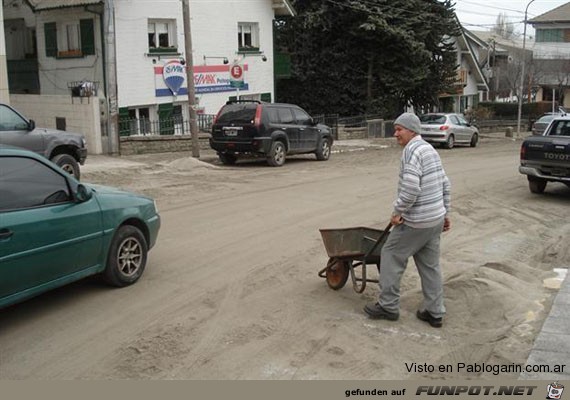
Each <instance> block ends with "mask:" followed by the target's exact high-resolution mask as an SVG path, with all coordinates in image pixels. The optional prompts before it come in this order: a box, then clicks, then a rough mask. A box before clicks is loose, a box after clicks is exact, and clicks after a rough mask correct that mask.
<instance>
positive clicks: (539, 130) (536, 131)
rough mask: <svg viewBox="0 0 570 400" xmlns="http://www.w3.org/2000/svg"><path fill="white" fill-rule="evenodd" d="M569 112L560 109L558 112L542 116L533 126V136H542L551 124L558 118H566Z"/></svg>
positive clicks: (562, 108)
mask: <svg viewBox="0 0 570 400" xmlns="http://www.w3.org/2000/svg"><path fill="white" fill-rule="evenodd" d="M566 114H567V112H566V109H564V107H559V108H558V112H548V113H546V114H543V115H541V116H540V117H539V118H538V119H537V120H536V122H535V123H534V124H532V134H533V135H542V134H543V133H544V131H545V130H546V128H547V127H548V125H549V124H550V122H551V121H552V120H553V119H554V118H556V117H564V116H566Z"/></svg>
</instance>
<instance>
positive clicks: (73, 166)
mask: <svg viewBox="0 0 570 400" xmlns="http://www.w3.org/2000/svg"><path fill="white" fill-rule="evenodd" d="M51 161H52V162H53V163H54V164H56V165H57V166H58V167H60V168H61V169H63V170H64V171H65V172H67V173H68V174H70V175H73V176H74V177H75V179H77V180H79V178H80V176H81V172H80V171H79V164H78V163H77V161H76V160H75V158H73V156H72V155H69V154H58V155H56V156H55V157H53V158H52V159H51Z"/></svg>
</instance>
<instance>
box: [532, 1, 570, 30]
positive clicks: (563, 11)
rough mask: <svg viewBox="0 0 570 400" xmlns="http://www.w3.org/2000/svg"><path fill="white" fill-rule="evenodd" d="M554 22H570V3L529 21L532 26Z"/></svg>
mask: <svg viewBox="0 0 570 400" xmlns="http://www.w3.org/2000/svg"><path fill="white" fill-rule="evenodd" d="M552 22H570V2H568V3H566V4H563V5H561V6H559V7H556V8H555V9H553V10H550V11H548V12H545V13H544V14H541V15H539V16H538V17H534V18H533V19H529V20H528V23H529V24H532V25H534V24H541V23H552Z"/></svg>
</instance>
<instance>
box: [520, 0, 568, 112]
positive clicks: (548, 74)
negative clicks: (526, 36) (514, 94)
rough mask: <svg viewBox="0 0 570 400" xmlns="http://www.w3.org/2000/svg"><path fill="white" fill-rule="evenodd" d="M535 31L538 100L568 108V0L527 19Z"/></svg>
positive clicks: (534, 50) (534, 57) (534, 48)
mask: <svg viewBox="0 0 570 400" xmlns="http://www.w3.org/2000/svg"><path fill="white" fill-rule="evenodd" d="M528 23H529V24H531V25H532V26H533V27H534V29H535V30H536V39H535V43H534V46H533V53H534V56H533V59H534V63H535V64H536V65H539V66H540V68H539V69H538V70H537V74H538V77H537V80H536V86H537V87H536V90H537V99H538V100H543V101H554V102H557V103H558V104H559V105H562V106H564V107H566V108H570V2H569V3H566V4H563V5H561V6H560V7H557V8H554V9H552V10H550V11H548V12H546V13H544V14H542V15H539V16H538V17H535V18H533V19H531V20H529V21H528Z"/></svg>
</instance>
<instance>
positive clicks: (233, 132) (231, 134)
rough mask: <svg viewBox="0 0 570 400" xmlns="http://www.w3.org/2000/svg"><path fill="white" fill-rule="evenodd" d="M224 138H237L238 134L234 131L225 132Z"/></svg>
mask: <svg viewBox="0 0 570 400" xmlns="http://www.w3.org/2000/svg"><path fill="white" fill-rule="evenodd" d="M225 134H226V136H237V134H238V132H237V131H236V130H227V131H225Z"/></svg>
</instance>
